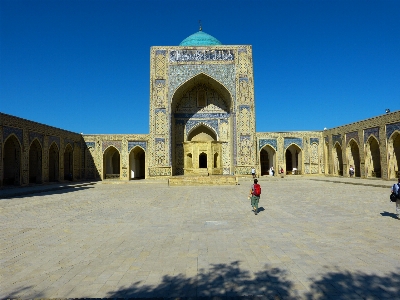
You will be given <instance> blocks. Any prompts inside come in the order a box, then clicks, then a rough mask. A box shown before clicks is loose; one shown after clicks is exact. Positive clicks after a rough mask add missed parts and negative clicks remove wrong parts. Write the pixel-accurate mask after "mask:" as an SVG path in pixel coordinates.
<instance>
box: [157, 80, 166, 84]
mask: <svg viewBox="0 0 400 300" xmlns="http://www.w3.org/2000/svg"><path fill="white" fill-rule="evenodd" d="M156 84H161V85H165V79H156Z"/></svg>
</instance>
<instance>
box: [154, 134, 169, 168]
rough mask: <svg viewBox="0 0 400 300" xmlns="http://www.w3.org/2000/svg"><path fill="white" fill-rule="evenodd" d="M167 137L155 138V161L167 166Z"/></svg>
mask: <svg viewBox="0 0 400 300" xmlns="http://www.w3.org/2000/svg"><path fill="white" fill-rule="evenodd" d="M165 146H166V145H165V139H163V138H156V139H155V149H154V150H155V151H154V152H155V153H154V157H155V163H156V165H158V166H165V165H166V163H167V161H166V150H165Z"/></svg>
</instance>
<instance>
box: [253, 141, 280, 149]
mask: <svg viewBox="0 0 400 300" xmlns="http://www.w3.org/2000/svg"><path fill="white" fill-rule="evenodd" d="M266 145H269V146H271V147H272V148H274V149H275V151H276V150H277V149H278V144H277V141H276V139H259V140H258V150H261V149H262V148H264V146H266Z"/></svg>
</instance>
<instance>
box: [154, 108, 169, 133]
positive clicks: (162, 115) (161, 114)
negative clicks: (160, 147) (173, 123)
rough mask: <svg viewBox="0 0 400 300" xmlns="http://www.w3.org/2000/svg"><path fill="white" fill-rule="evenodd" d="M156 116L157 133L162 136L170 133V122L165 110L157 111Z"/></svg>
mask: <svg viewBox="0 0 400 300" xmlns="http://www.w3.org/2000/svg"><path fill="white" fill-rule="evenodd" d="M154 114H155V126H156V130H155V133H156V134H160V135H163V134H166V133H168V126H167V125H168V121H167V114H166V111H165V109H156V110H155V113H154Z"/></svg>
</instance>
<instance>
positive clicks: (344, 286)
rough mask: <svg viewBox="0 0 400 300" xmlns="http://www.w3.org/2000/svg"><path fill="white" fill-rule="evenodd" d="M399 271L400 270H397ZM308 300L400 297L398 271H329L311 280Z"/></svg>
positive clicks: (399, 275)
mask: <svg viewBox="0 0 400 300" xmlns="http://www.w3.org/2000/svg"><path fill="white" fill-rule="evenodd" d="M399 271H400V270H399ZM312 281H313V282H314V283H313V284H311V291H310V292H309V293H307V295H306V297H307V298H306V299H309V300H328V299H400V273H399V272H392V273H389V275H387V276H378V275H374V274H365V273H360V272H357V273H350V272H331V273H328V274H326V275H324V276H323V278H322V279H320V280H313V279H312Z"/></svg>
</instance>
